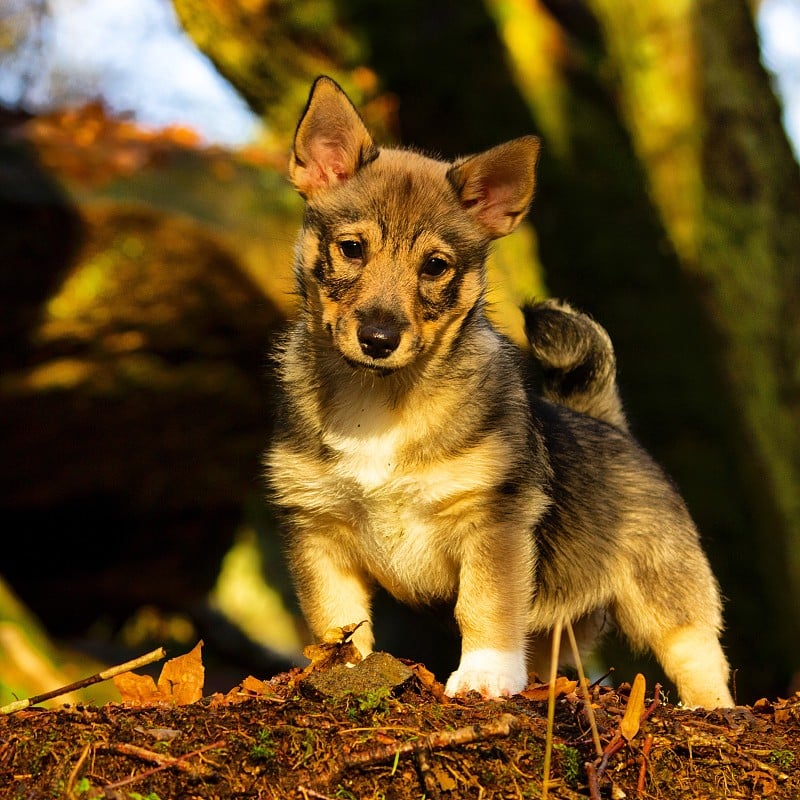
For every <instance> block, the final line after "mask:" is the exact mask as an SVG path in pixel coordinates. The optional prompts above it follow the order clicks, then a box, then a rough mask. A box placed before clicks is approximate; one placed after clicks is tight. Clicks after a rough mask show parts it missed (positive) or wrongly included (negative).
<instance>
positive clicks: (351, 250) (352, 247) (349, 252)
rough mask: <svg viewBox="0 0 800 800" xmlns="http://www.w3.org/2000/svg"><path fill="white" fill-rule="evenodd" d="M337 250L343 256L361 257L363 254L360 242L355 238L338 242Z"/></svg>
mask: <svg viewBox="0 0 800 800" xmlns="http://www.w3.org/2000/svg"><path fill="white" fill-rule="evenodd" d="M339 250H340V251H341V253H342V255H343V256H344V257H345V258H354V259H355V258H361V257H362V256H363V254H364V249H363V248H362V247H361V242H358V241H356V240H355V239H347V240H345V241H344V242H339Z"/></svg>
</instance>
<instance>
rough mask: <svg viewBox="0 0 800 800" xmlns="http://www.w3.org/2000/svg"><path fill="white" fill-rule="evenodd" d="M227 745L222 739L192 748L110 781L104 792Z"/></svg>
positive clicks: (106, 792) (128, 784) (182, 767)
mask: <svg viewBox="0 0 800 800" xmlns="http://www.w3.org/2000/svg"><path fill="white" fill-rule="evenodd" d="M223 747H225V740H224V739H220V740H219V741H217V742H212V743H211V744H207V745H205V747H200V748H198V749H197V750H192V752H191V753H184V754H183V755H182V756H180V757H179V758H173V759H170V760H169V761H168V762H166V763H163V764H159V765H158V766H156V767H153V768H152V769H148V770H145V771H144V772H140V773H138V774H137V775H131V776H130V777H128V778H124V779H123V780H121V781H117V782H116V783H109V784H107V785H106V786H104V787H103V793H104V794H106V795H107V794H108V793H109V792H110V791H113V790H115V789H121V788H122V787H123V786H130V784H132V783H136V782H137V781H141V780H143V779H144V778H149V777H150V776H151V775H155V774H156V773H157V772H163V771H164V770H165V769H169V768H170V767H178V764H179V763H181V764H183V762H186V761H187V760H188V759H190V758H194V757H195V756H199V755H200V754H202V753H205V752H206V751H208V750H221V749H222V748H223ZM180 769H184V766H181V767H180Z"/></svg>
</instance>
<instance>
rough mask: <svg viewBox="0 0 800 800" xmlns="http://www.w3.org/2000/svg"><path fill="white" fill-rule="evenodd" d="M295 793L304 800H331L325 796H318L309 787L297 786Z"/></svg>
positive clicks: (318, 794)
mask: <svg viewBox="0 0 800 800" xmlns="http://www.w3.org/2000/svg"><path fill="white" fill-rule="evenodd" d="M297 791H298V792H300V793H301V794H302V795H303V797H304V798H305V799H306V800H308V798H309V797H313V798H314V800H333V798H332V797H329V796H328V795H327V794H320V793H319V792H316V791H314V790H313V789H312V788H311V787H310V786H298V787H297Z"/></svg>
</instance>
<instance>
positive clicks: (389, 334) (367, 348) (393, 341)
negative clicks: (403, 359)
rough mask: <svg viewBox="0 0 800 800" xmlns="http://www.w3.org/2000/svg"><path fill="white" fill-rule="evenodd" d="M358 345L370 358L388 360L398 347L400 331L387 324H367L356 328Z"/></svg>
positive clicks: (394, 326)
mask: <svg viewBox="0 0 800 800" xmlns="http://www.w3.org/2000/svg"><path fill="white" fill-rule="evenodd" d="M358 343H359V345H361V351H362V352H363V353H364V354H365V355H368V356H370V358H388V357H389V356H390V355H391V354H392V353H394V351H395V350H397V348H398V346H399V345H400V329H399V328H398V327H397V326H396V325H394V324H391V323H387V322H367V323H364V324H362V325H360V326H359V328H358Z"/></svg>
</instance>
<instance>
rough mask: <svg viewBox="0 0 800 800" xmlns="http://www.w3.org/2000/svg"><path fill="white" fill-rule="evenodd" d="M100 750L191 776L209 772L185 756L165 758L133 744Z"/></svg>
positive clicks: (118, 744)
mask: <svg viewBox="0 0 800 800" xmlns="http://www.w3.org/2000/svg"><path fill="white" fill-rule="evenodd" d="M217 744H220V743H219V742H218V743H217ZM100 749H103V750H110V751H111V752H114V753H119V754H120V755H123V756H133V757H134V758H140V759H142V761H147V762H149V763H150V764H158V766H160V767H175V769H177V770H179V771H180V772H187V773H190V774H192V775H198V776H207V775H208V774H209V773H210V770H208V769H205V768H204V767H200V768H197V767H195V766H193V765H192V764H189V763H188V762H187V761H186V756H167V755H162V754H161V753H154V752H153V751H152V750H147V749H146V748H144V747H139V746H138V745H135V744H128V743H127V742H117V743H116V744H111V745H104V746H101V748H100Z"/></svg>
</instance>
